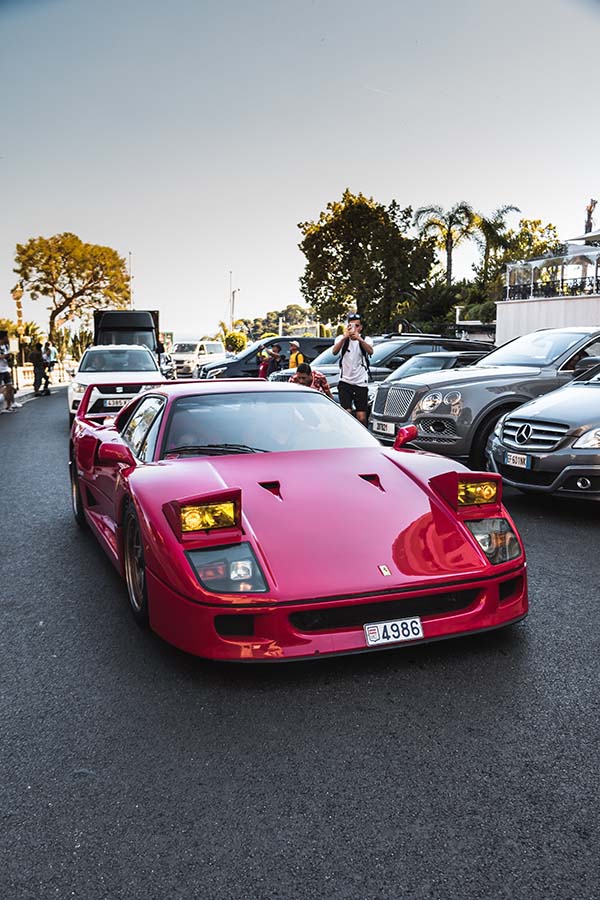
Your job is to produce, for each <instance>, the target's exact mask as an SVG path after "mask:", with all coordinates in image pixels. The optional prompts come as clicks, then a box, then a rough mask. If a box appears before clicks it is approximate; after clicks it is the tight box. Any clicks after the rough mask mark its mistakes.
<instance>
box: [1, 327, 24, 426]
mask: <svg viewBox="0 0 600 900" xmlns="http://www.w3.org/2000/svg"><path fill="white" fill-rule="evenodd" d="M11 362H12V354H11V352H10V344H9V342H8V332H7V331H4V330H3V331H0V388H1V389H2V394H3V395H4V401H5V403H6V407H5V409H3V410H2V412H7V413H8V412H16V411H17V410H18V409H20V408H21V406H22V404H21V403H15V389H14V386H13V380H12V373H11Z"/></svg>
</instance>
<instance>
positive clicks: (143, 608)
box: [123, 506, 149, 628]
mask: <svg viewBox="0 0 600 900" xmlns="http://www.w3.org/2000/svg"><path fill="white" fill-rule="evenodd" d="M123 562H124V569H125V582H126V584H127V594H128V596H129V608H130V609H131V613H132V615H133V618H134V619H135V621H136V622H137V624H138V625H139V626H140V628H147V627H148V624H149V614H148V591H147V586H146V563H145V561H144V546H143V540H142V531H141V528H140V523H139V520H138V517H137V515H136V513H135V510H134V509H133V507H131V506H130V507H129V508H128V509H127V512H126V514H125V525H124V528H123Z"/></svg>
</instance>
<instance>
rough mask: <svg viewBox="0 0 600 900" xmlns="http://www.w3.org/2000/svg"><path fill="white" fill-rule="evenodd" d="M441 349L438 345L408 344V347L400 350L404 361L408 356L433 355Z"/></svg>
mask: <svg viewBox="0 0 600 900" xmlns="http://www.w3.org/2000/svg"><path fill="white" fill-rule="evenodd" d="M441 349H442V348H441V347H440V346H439V345H438V344H409V345H408V347H403V348H402V353H403V354H404V358H405V359H406V358H407V357H409V356H416V355H417V354H418V353H433V352H434V351H437V350H441Z"/></svg>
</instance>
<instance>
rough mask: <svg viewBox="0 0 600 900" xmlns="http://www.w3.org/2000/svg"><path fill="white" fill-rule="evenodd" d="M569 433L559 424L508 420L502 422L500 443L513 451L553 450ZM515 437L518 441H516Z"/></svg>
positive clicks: (567, 427) (516, 419)
mask: <svg viewBox="0 0 600 900" xmlns="http://www.w3.org/2000/svg"><path fill="white" fill-rule="evenodd" d="M568 431H569V425H563V424H562V423H561V422H538V421H529V420H528V419H518V418H512V417H511V418H509V419H506V421H505V422H504V428H503V429H502V441H503V443H504V444H506V446H507V447H514V449H515V450H531V451H536V450H538V451H547V450H554V448H555V447H557V446H558V444H559V443H560V441H561V440H562V439H563V438H564V436H565V435H566V434H567V432H568ZM517 435H519V436H520V438H521V439H520V440H517Z"/></svg>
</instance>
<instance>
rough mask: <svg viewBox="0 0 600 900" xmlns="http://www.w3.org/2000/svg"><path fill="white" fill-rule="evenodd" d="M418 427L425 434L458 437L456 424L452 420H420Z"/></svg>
mask: <svg viewBox="0 0 600 900" xmlns="http://www.w3.org/2000/svg"><path fill="white" fill-rule="evenodd" d="M418 427H419V431H420V432H422V433H423V434H433V435H435V436H436V437H452V438H457V437H458V432H457V430H456V423H455V422H453V421H452V419H419V421H418Z"/></svg>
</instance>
